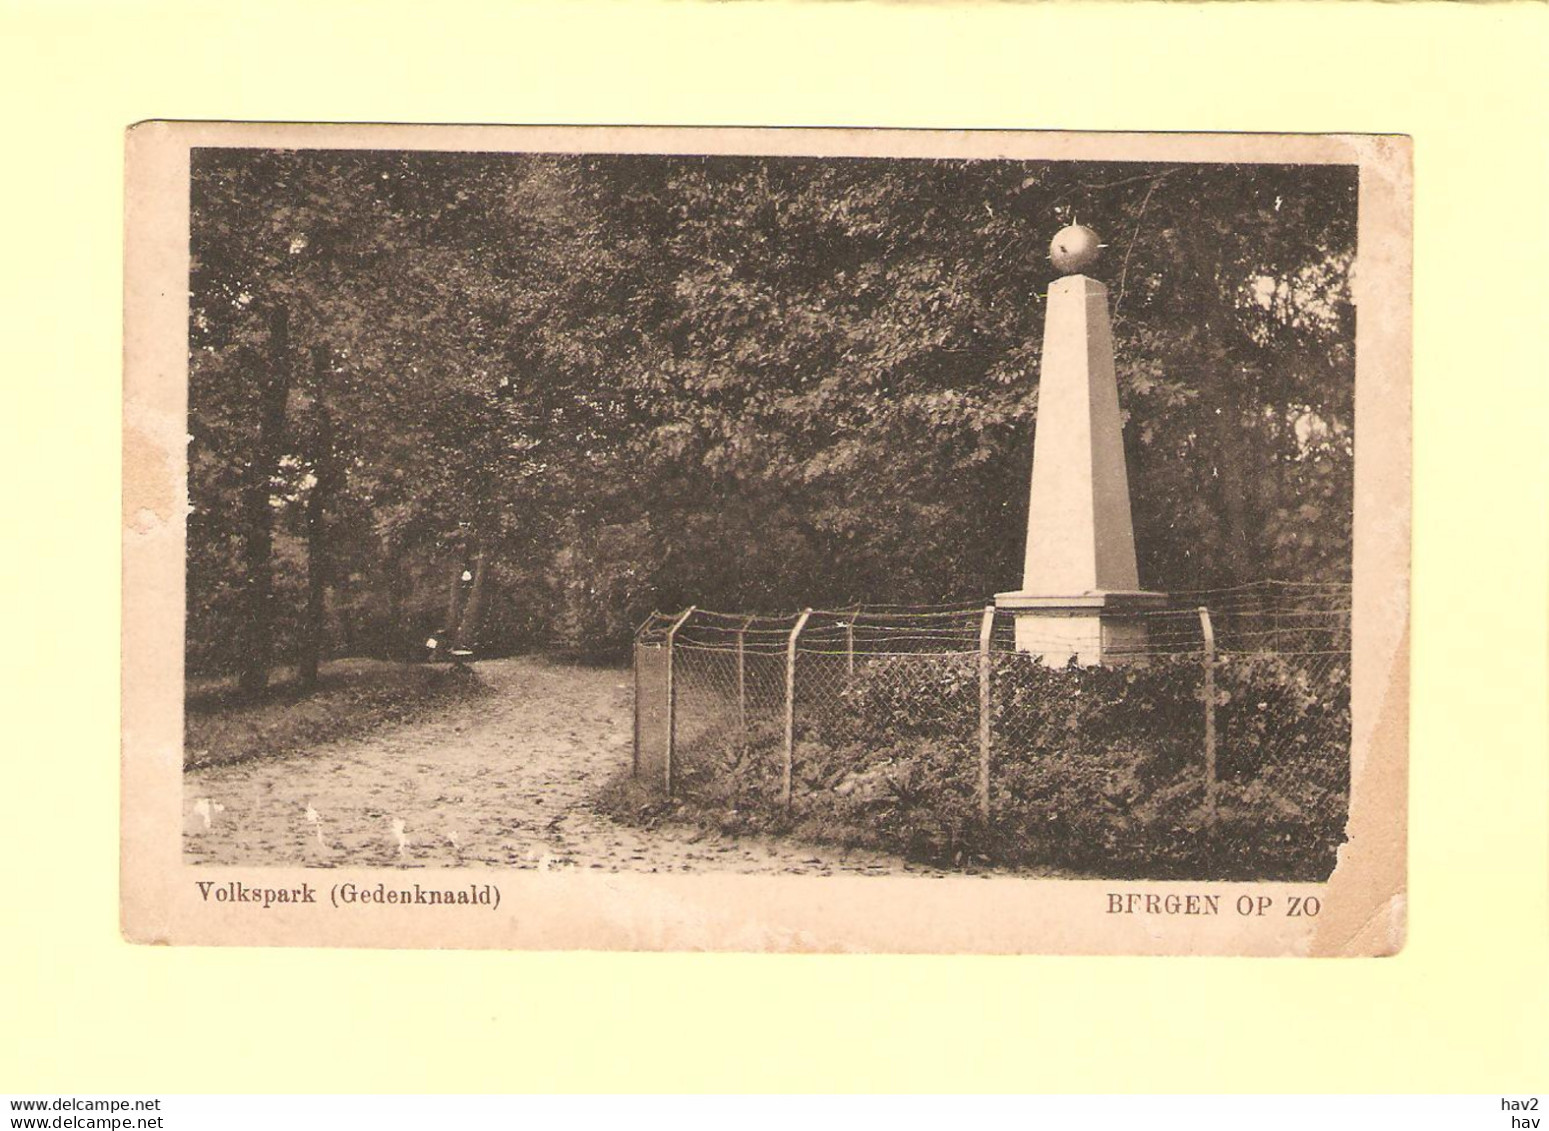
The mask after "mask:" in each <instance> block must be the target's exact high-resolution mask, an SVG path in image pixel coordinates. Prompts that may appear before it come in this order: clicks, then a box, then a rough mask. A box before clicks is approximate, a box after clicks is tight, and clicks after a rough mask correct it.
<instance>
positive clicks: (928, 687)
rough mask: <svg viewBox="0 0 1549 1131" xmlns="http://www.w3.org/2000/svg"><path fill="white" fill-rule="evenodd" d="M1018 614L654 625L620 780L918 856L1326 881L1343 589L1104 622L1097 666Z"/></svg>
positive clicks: (1048, 624) (1345, 768) (925, 612)
mask: <svg viewBox="0 0 1549 1131" xmlns="http://www.w3.org/2000/svg"><path fill="white" fill-rule="evenodd" d="M1021 615H1023V616H1024V623H1023V624H1022V625H1020V626H1019V625H1018V624H1017V616H1018V614H1017V613H1011V612H1007V611H1004V610H986V609H985V607H983V606H975V605H968V604H964V605H948V606H936V607H929V608H924V607H900V606H891V607H878V606H856V607H851V608H845V609H813V610H806V611H805V612H803V613H794V614H789V615H786V616H753V615H744V614H735V613H723V612H716V611H708V610H699V609H695V610H690V611H689V612H688V613H686V614H683V613H680V614H674V615H665V614H653V615H652V617H651V618H649V619H648V620H647V622H646V623H645V624H644V625H642V626H641V629H640V631H639V633H638V634H637V637H636V645H635V689H636V760H635V766H636V773H637V775H639V776H641V777H642V778H645V779H647V780H652V781H658V782H660V783H661V784H662V786H663V787H664V788H665V789H666V791H667V792H668V793H671V794H675V795H679V796H682V797H684V798H688V799H694V800H697V801H699V802H702V803H706V804H709V805H712V806H716V807H720V808H723V809H724V810H725V811H727V812H730V813H737V812H743V811H753V812H784V813H786V814H794V815H795V816H796V817H800V816H801V815H803V814H807V815H820V816H826V817H827V818H830V819H831V820H834V821H839V822H841V823H844V824H846V825H847V826H850V827H852V828H858V829H859V830H860V832H861V833H864V834H866V835H867V836H870V837H871V838H872V839H877V840H878V842H879V843H893V844H898V845H901V846H902V847H906V848H909V849H910V850H911V851H921V852H924V853H925V854H927V855H932V854H934V855H936V856H941V855H943V854H947V855H951V853H953V852H955V853H957V856H958V858H961V855H962V853H963V852H964V851H965V850H971V851H973V852H976V853H978V854H979V857H978V858H989V857H990V856H993V857H994V858H996V859H1005V860H1019V859H1020V860H1031V859H1045V860H1048V859H1057V860H1059V861H1062V862H1065V863H1073V864H1082V865H1089V866H1104V865H1105V864H1106V863H1110V862H1112V861H1114V860H1130V859H1134V860H1140V861H1143V862H1146V866H1149V867H1153V870H1155V869H1156V868H1160V869H1161V870H1162V871H1163V872H1165V871H1166V870H1167V868H1168V867H1171V866H1173V865H1176V866H1177V867H1178V868H1183V869H1185V870H1186V869H1187V867H1188V866H1189V861H1194V862H1195V863H1196V864H1197V863H1198V862H1199V858H1200V857H1201V854H1202V853H1207V854H1209V855H1210V857H1211V863H1212V866H1213V867H1215V868H1216V870H1217V871H1221V872H1222V873H1223V874H1226V873H1233V874H1236V873H1241V874H1245V875H1246V874H1252V875H1261V874H1264V873H1265V872H1266V870H1267V871H1271V872H1273V871H1276V870H1277V869H1278V871H1279V872H1280V873H1282V874H1286V875H1302V874H1311V873H1312V872H1315V871H1317V870H1319V869H1322V868H1324V866H1325V865H1328V866H1331V864H1332V853H1333V850H1334V848H1335V847H1337V844H1338V843H1339V841H1340V840H1341V839H1342V837H1343V827H1344V821H1345V815H1346V812H1347V807H1348V796H1349V744H1350V627H1351V626H1350V593H1349V588H1348V586H1337V585H1327V586H1324V585H1317V586H1313V585H1303V586H1298V585H1290V584H1287V583H1279V582H1266V583H1261V584H1258V585H1254V586H1244V587H1239V588H1236V589H1231V590H1215V591H1209V592H1200V593H1187V594H1177V595H1175V596H1174V598H1173V603H1172V604H1171V605H1170V606H1169V607H1166V608H1158V609H1145V610H1137V611H1135V612H1133V613H1126V614H1125V615H1124V617H1123V618H1110V623H1109V624H1108V625H1105V627H1104V629H1103V639H1102V642H1101V647H1102V650H1103V653H1104V655H1105V657H1111V658H1115V660H1114V662H1108V661H1106V660H1105V662H1104V663H1103V664H1102V665H1092V664H1086V665H1084V666H1083V665H1078V664H1077V663H1076V662H1073V661H1072V662H1068V663H1067V662H1066V661H1067V660H1070V657H1071V656H1072V655H1074V654H1075V653H1076V652H1078V651H1079V650H1080V648H1081V647H1082V646H1081V645H1078V644H1073V643H1072V635H1071V630H1070V627H1069V625H1067V624H1065V623H1062V622H1061V621H1059V620H1057V619H1052V618H1047V617H1045V618H1042V619H1036V618H1027V617H1026V614H1025V613H1024V614H1021ZM1089 623H1090V622H1089ZM873 834H874V835H873ZM965 845H966V846H969V847H968V849H964V847H963V846H965ZM1137 866H1138V865H1137Z"/></svg>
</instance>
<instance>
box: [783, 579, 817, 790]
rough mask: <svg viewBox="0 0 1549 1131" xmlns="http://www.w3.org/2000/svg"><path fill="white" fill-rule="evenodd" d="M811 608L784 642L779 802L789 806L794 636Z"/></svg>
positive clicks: (793, 753)
mask: <svg viewBox="0 0 1549 1131" xmlns="http://www.w3.org/2000/svg"><path fill="white" fill-rule="evenodd" d="M811 615H812V610H811V609H803V610H802V613H801V616H799V617H797V618H796V626H795V627H794V628H792V629H791V635H790V637H789V639H787V640H786V642H785V765H784V767H783V768H782V769H781V772H780V802H781V804H782V805H784V806H785V809H786V812H789V811H790V808H791V779H792V777H793V776H794V775H793V772H792V771H793V769H794V767H795V765H796V638H797V637H798V636H800V635H801V630H802V629H803V628H805V627H806V625H807V618H808V617H810V616H811Z"/></svg>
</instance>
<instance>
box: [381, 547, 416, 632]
mask: <svg viewBox="0 0 1549 1131" xmlns="http://www.w3.org/2000/svg"><path fill="white" fill-rule="evenodd" d="M382 560H383V561H384V562H385V563H386V565H387V639H386V640H383V641H381V644H382V645H383V646H384V647H383V651H384V652H385V653H386V655H387V658H388V659H390V660H401V659H405V658H407V656H408V654H409V650H408V648H407V647H406V642H407V639H408V638H407V635H406V634H405V632H404V630H403V562H402V561H400V560H399V558H398V554H397V552H396V547H395V546H394V545H393V543H392V541H391V540H384V541H383V543H382Z"/></svg>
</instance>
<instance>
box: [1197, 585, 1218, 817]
mask: <svg viewBox="0 0 1549 1131" xmlns="http://www.w3.org/2000/svg"><path fill="white" fill-rule="evenodd" d="M1199 628H1200V631H1201V632H1202V633H1203V634H1204V637H1205V816H1206V817H1207V818H1208V819H1209V821H1210V823H1211V824H1212V825H1214V824H1215V820H1216V633H1215V629H1214V628H1213V627H1212V626H1211V624H1210V610H1209V609H1207V608H1206V607H1205V606H1204V605H1201V606H1200V607H1199Z"/></svg>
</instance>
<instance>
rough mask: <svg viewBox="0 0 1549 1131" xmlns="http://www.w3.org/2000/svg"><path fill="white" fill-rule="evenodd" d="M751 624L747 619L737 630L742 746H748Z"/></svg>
mask: <svg viewBox="0 0 1549 1131" xmlns="http://www.w3.org/2000/svg"><path fill="white" fill-rule="evenodd" d="M752 623H753V618H752V617H748V618H746V619H745V620H744V621H743V622H742V627H741V628H739V629H738V630H737V726H738V728H739V730H740V733H741V734H742V745H743V746H746V745H747V744H748V657H747V635H748V625H750V624H752Z"/></svg>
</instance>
